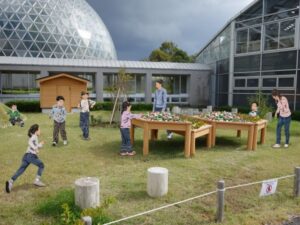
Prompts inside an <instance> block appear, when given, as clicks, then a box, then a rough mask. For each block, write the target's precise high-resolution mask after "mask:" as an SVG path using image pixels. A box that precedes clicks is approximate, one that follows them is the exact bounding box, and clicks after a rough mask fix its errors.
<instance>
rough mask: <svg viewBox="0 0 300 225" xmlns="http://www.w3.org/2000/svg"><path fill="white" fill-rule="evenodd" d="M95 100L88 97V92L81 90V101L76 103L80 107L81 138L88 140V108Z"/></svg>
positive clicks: (91, 106)
mask: <svg viewBox="0 0 300 225" xmlns="http://www.w3.org/2000/svg"><path fill="white" fill-rule="evenodd" d="M95 104H96V102H94V101H92V100H90V99H89V93H88V92H85V91H83V92H81V101H80V103H79V104H78V108H80V128H81V130H82V136H83V137H82V138H83V140H86V141H88V140H90V138H89V123H90V118H89V117H90V108H93V107H94V106H95Z"/></svg>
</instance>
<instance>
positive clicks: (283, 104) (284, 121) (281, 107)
mask: <svg viewBox="0 0 300 225" xmlns="http://www.w3.org/2000/svg"><path fill="white" fill-rule="evenodd" d="M272 97H273V99H274V100H275V102H276V104H277V110H276V112H275V117H277V116H278V123H277V128H276V144H275V145H273V148H280V147H281V145H280V144H281V128H282V127H283V126H284V132H285V144H284V147H285V148H288V147H289V142H290V124H291V115H292V113H291V110H290V108H289V102H288V100H287V98H286V97H284V96H281V94H280V93H279V91H278V90H276V89H274V90H273V91H272Z"/></svg>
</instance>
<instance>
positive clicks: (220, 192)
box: [216, 180, 225, 223]
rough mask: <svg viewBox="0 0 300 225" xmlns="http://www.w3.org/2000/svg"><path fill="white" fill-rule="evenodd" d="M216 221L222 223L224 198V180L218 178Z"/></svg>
mask: <svg viewBox="0 0 300 225" xmlns="http://www.w3.org/2000/svg"><path fill="white" fill-rule="evenodd" d="M217 190H218V192H217V215H216V221H217V223H222V222H223V220H224V205H225V204H224V200H225V181H224V180H220V181H219V182H218V184H217Z"/></svg>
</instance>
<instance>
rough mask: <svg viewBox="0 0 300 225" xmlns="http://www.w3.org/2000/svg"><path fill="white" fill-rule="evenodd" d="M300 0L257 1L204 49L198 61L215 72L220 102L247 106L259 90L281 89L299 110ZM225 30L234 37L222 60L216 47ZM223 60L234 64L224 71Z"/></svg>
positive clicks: (267, 93)
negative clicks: (216, 52) (249, 98)
mask: <svg viewBox="0 0 300 225" xmlns="http://www.w3.org/2000/svg"><path fill="white" fill-rule="evenodd" d="M299 2H300V1H299V0H260V1H255V2H254V3H253V4H252V5H251V6H249V7H248V8H247V9H246V10H244V11H243V12H242V13H241V14H240V15H238V16H237V17H236V18H234V19H233V20H232V21H231V22H230V23H229V24H228V25H227V27H225V28H224V29H223V31H221V32H220V33H219V34H218V35H217V36H216V37H215V39H213V41H212V42H210V43H209V44H208V45H207V46H206V47H205V48H204V49H203V50H201V52H200V53H199V55H198V57H197V61H198V62H200V63H206V64H209V65H211V67H212V69H213V71H214V74H213V77H215V79H212V80H213V84H212V85H213V87H214V89H215V91H214V92H213V93H212V94H213V97H214V101H213V102H214V103H215V105H217V106H223V105H228V104H230V105H236V106H241V105H245V104H247V98H248V97H249V96H251V95H254V94H255V93H256V92H257V91H259V90H260V91H262V92H263V93H265V94H266V95H268V96H270V93H271V90H272V89H273V88H277V89H279V90H281V91H282V93H283V94H284V95H286V96H287V97H288V99H289V101H290V105H291V107H292V108H293V109H295V110H300V102H299V99H300V90H299V89H300V72H299V70H300V64H299V62H300V59H299V44H298V42H299V40H300V39H299V38H300V35H299V28H298V27H299V20H300V18H299ZM232 29H233V30H232ZM225 31H226V33H227V34H228V35H229V36H228V39H229V40H230V39H231V40H233V41H232V42H230V41H229V42H228V47H227V49H228V50H231V51H229V52H228V54H227V57H226V58H223V59H222V60H220V58H218V57H212V55H213V52H214V51H212V49H213V47H212V46H214V43H215V42H218V40H219V39H220V36H222V34H224V32H225ZM230 34H232V35H233V36H232V37H231V36H230ZM213 56H214V55H213ZM220 64H221V65H222V67H223V68H226V67H227V66H228V67H229V69H226V70H220V68H219V67H220ZM225 64H226V65H225ZM228 75H229V76H228ZM229 78H230V79H229ZM270 101H271V98H270Z"/></svg>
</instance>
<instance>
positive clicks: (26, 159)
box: [5, 124, 46, 193]
mask: <svg viewBox="0 0 300 225" xmlns="http://www.w3.org/2000/svg"><path fill="white" fill-rule="evenodd" d="M40 134H41V131H40V128H39V125H38V124H34V125H32V126H31V127H30V128H29V130H28V137H29V140H28V148H27V150H26V153H25V155H24V156H23V159H22V164H21V166H20V168H19V169H18V170H17V172H16V173H15V174H14V175H13V176H12V177H11V179H10V180H8V181H6V186H5V190H6V192H7V193H10V192H11V189H12V186H13V183H14V182H15V181H16V180H17V178H18V177H19V176H21V175H22V174H23V173H24V172H25V170H26V169H27V167H28V166H29V165H30V164H33V165H36V166H37V167H38V172H37V176H36V178H35V180H34V183H33V184H34V185H36V186H38V187H44V186H46V185H45V184H44V183H43V182H42V181H41V176H42V173H43V171H44V163H43V162H42V161H41V160H40V159H39V158H38V153H39V149H40V148H42V147H43V145H44V141H41V142H39V140H38V136H40Z"/></svg>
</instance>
